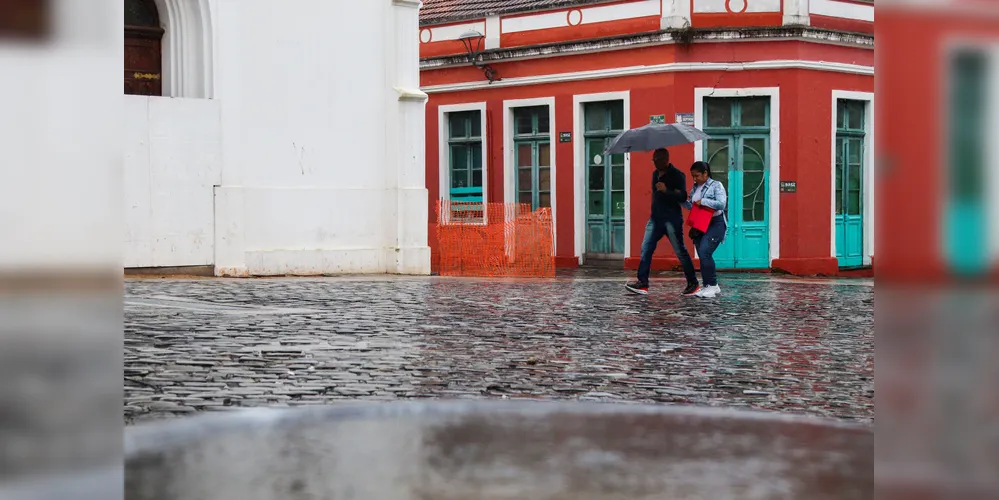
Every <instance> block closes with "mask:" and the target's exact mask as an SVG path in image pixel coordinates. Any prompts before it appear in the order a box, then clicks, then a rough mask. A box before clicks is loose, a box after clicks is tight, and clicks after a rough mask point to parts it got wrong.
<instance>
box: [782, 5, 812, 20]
mask: <svg viewBox="0 0 999 500" xmlns="http://www.w3.org/2000/svg"><path fill="white" fill-rule="evenodd" d="M808 12H809V0H784V26H808V25H810V24H811V20H810V19H809V17H808Z"/></svg>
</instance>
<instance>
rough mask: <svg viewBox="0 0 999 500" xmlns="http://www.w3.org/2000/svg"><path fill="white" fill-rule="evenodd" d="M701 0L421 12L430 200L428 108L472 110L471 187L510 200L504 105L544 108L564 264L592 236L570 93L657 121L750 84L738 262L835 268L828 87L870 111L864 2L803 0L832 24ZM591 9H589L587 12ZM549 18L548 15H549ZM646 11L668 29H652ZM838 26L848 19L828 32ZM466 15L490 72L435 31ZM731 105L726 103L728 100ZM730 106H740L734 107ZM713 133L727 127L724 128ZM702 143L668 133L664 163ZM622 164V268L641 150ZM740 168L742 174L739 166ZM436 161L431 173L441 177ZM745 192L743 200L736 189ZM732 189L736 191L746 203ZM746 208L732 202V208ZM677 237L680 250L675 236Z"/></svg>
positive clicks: (635, 222)
mask: <svg viewBox="0 0 999 500" xmlns="http://www.w3.org/2000/svg"><path fill="white" fill-rule="evenodd" d="M829 1H830V2H831V3H834V4H835V3H841V2H835V1H833V0H829ZM433 3H434V2H427V4H433ZM716 3H719V2H701V0H693V2H692V6H691V8H690V11H689V12H681V13H680V14H681V15H680V16H676V15H674V14H676V13H675V12H665V13H664V12H663V9H664V8H665V6H666V4H670V5H673V4H674V2H672V0H670V1H668V2H667V1H662V2H660V1H659V0H656V1H655V2H650V1H647V0H637V1H635V0H633V1H623V2H603V3H596V4H594V3H593V2H588V3H585V4H584V5H580V6H578V7H563V8H562V9H561V10H546V11H528V12H512V13H509V14H504V13H499V14H497V15H486V16H483V17H479V18H469V19H465V20H462V21H460V22H458V23H453V24H450V25H431V24H429V23H427V25H425V26H424V27H423V34H422V35H421V42H422V50H421V56H422V63H423V64H422V66H423V70H422V74H421V84H422V86H423V88H424V90H425V91H426V92H427V93H428V94H429V95H430V100H429V103H428V105H427V116H426V119H427V144H426V159H427V179H426V181H427V186H428V188H429V190H430V198H431V200H432V201H431V203H432V204H435V200H437V199H439V198H447V197H448V196H449V195H450V193H449V192H448V191H449V187H451V186H453V185H452V184H450V183H449V181H450V180H453V179H451V176H452V173H451V172H452V171H451V170H449V169H451V168H453V167H452V166H451V162H452V161H455V160H453V159H452V158H451V156H453V152H452V151H453V150H452V149H450V146H449V144H451V143H450V142H448V141H449V139H448V136H446V135H443V136H442V132H444V133H445V134H447V133H448V130H450V129H449V128H448V127H449V126H450V125H449V123H442V122H441V120H442V119H443V120H445V121H448V120H450V117H451V116H452V113H458V112H461V111H463V110H473V111H474V110H484V111H485V114H484V116H483V118H482V122H483V124H484V127H483V130H482V140H481V143H475V144H476V145H477V146H476V147H481V149H482V160H481V162H482V165H483V167H482V171H483V174H482V175H483V180H482V184H481V187H482V192H483V197H484V198H485V199H487V200H488V201H490V202H493V201H516V200H515V199H510V198H511V196H516V195H515V194H513V193H516V192H520V191H518V189H519V188H518V187H517V186H519V184H518V182H519V181H518V178H517V177H516V176H517V172H519V171H518V169H517V165H515V164H514V163H515V162H517V161H520V160H515V159H514V156H515V153H516V151H514V142H513V137H512V136H513V134H512V132H511V130H512V128H513V125H512V123H511V122H512V121H513V118H514V115H513V114H512V113H513V112H514V111H513V110H514V109H516V108H517V107H518V106H521V105H533V106H547V108H548V110H549V111H553V112H552V113H551V116H550V127H549V129H548V131H547V132H549V133H550V136H551V138H552V140H551V141H550V142H551V147H552V148H553V152H552V155H551V156H552V159H553V161H552V162H551V168H552V169H553V175H552V176H551V178H552V186H551V191H552V199H553V201H552V206H553V213H554V219H555V231H556V237H555V240H556V250H555V252H556V264H557V265H558V266H562V267H573V266H577V265H580V264H581V263H585V261H586V256H587V255H588V250H589V249H591V248H592V245H590V243H591V242H590V241H589V240H588V238H591V237H592V236H591V233H589V232H588V231H590V229H589V228H590V227H591V226H590V225H589V224H591V220H590V219H588V218H587V217H590V212H589V211H588V209H587V207H588V203H589V202H590V201H592V200H590V199H589V198H588V196H594V195H591V194H587V193H588V191H587V189H589V188H592V185H586V186H584V185H583V184H584V183H585V182H586V181H583V180H582V178H581V176H584V175H586V174H585V172H586V168H588V167H587V166H586V164H587V162H588V161H589V159H588V158H583V157H584V156H589V155H588V154H587V150H586V146H585V144H584V139H585V137H582V136H580V134H581V133H582V132H585V127H589V125H584V124H583V122H584V121H585V120H588V118H586V117H585V116H583V115H584V113H585V111H584V110H585V109H587V108H586V107H585V106H586V104H584V103H586V102H591V101H594V102H598V101H600V100H601V99H603V98H602V97H601V96H605V97H606V99H605V100H607V101H622V103H621V106H622V107H623V108H625V109H624V116H625V117H626V118H627V119H626V123H625V124H624V125H625V126H624V128H634V127H639V126H642V125H644V124H647V123H649V122H650V120H653V119H663V118H664V117H665V119H666V121H667V122H672V121H674V119H677V118H681V119H690V118H691V115H693V119H694V120H695V121H696V123H697V124H698V125H700V126H702V127H703V126H705V125H706V123H705V122H706V120H709V118H708V117H707V116H708V115H707V114H706V111H705V109H706V106H712V105H715V104H712V103H715V102H718V101H713V100H712V99H718V98H726V99H728V100H730V101H732V102H737V101H740V99H753V98H755V99H764V100H766V102H767V103H768V108H767V109H768V113H769V114H768V115H767V116H768V117H767V119H766V120H767V124H766V126H764V127H763V128H761V129H759V130H757V132H762V133H763V135H764V136H765V138H766V141H767V142H766V144H767V147H766V148H765V154H764V155H763V156H765V157H766V158H765V160H761V161H763V162H766V163H767V165H766V167H765V171H766V172H767V173H766V176H767V177H763V179H764V180H762V181H761V183H760V184H759V186H760V187H759V188H758V191H759V192H760V195H761V196H765V204H762V205H760V208H759V210H758V212H757V215H758V214H759V213H765V217H764V218H766V222H765V224H764V226H765V229H764V230H765V233H761V234H762V236H761V241H762V242H763V243H761V244H765V248H763V247H760V248H762V250H758V251H760V252H764V253H763V254H760V255H759V256H757V257H763V260H757V261H755V262H757V264H750V265H749V267H748V268H752V269H775V270H781V271H786V272H790V273H793V274H802V275H811V274H826V275H835V274H838V273H839V272H840V271H841V269H842V268H844V267H843V266H842V265H841V264H843V261H840V260H838V259H837V256H836V255H837V251H838V250H837V246H836V245H837V243H836V232H835V231H836V230H837V228H836V227H835V226H836V224H837V222H836V221H837V220H838V219H836V210H837V209H836V208H835V207H836V206H837V205H836V203H835V202H834V197H839V196H841V195H840V194H839V191H837V190H836V189H835V188H834V185H833V183H834V182H836V179H835V177H836V176H835V173H834V172H835V170H834V163H835V161H836V158H837V157H836V156H835V153H836V152H835V151H834V147H836V146H835V144H838V143H837V142H836V140H837V139H836V138H837V134H838V132H837V123H836V117H837V116H838V115H837V105H836V103H837V102H838V101H836V99H837V98H841V99H858V100H859V101H858V102H864V103H866V105H867V106H868V107H867V109H868V110H869V111H870V115H871V116H870V117H869V118H868V119H867V122H866V123H865V125H867V126H870V125H871V124H873V123H874V122H873V91H874V76H873V68H874V50H873V36H872V35H871V34H870V33H872V32H873V23H871V22H867V21H864V20H861V19H855V18H856V17H863V15H859V16H858V15H857V13H858V12H861V14H863V12H864V11H863V10H861V11H857V10H856V8H860V9H863V8H865V7H870V4H869V3H864V2H852V3H850V5H851V6H852V7H850V8H848V9H840V10H835V11H836V12H840V11H842V12H846V13H847V14H849V15H851V16H853V17H854V18H849V17H848V18H829V19H826V17H828V16H822V15H814V14H813V15H812V16H810V19H811V20H812V24H813V25H823V26H826V27H828V28H832V29H819V28H815V27H810V26H805V25H791V24H790V23H791V19H792V18H791V16H789V12H788V11H787V10H788V7H789V5H790V6H793V7H795V8H799V9H800V8H802V7H801V6H800V5H798V2H791V1H787V0H784V1H778V0H773V1H772V2H764V1H760V0H745V2H738V1H735V0H731V1H729V2H720V3H722V4H725V5H726V6H727V8H729V11H727V12H705V11H706V10H707V11H710V10H711V9H712V8H715V7H714V4H716ZM732 4H739V5H736V7H739V6H744V7H745V8H744V9H741V10H743V11H744V12H740V11H739V9H731V6H732ZM656 5H658V6H659V7H658V9H657V8H656ZM775 5H776V6H777V7H776V8H775V7H774V6H775ZM431 6H432V5H431ZM768 8H770V9H771V11H767V9H768ZM804 8H807V3H805V7H804ZM601 9H602V10H601ZM643 13H646V14H649V15H642V14H643ZM490 14H491V13H490ZM684 15H685V16H686V17H684ZM497 18H498V19H497ZM594 18H598V19H600V21H599V22H587V21H588V20H590V19H594ZM562 19H564V20H562ZM676 19H685V20H686V22H690V23H692V25H693V28H692V29H689V28H684V29H670V28H669V26H668V25H669V24H670V23H673V22H675V21H676ZM795 19H797V18H795ZM785 22H787V23H788V24H787V25H785ZM559 23H562V25H560V26H555V25H557V24H559ZM837 23H838V24H837ZM661 26H666V27H667V28H666V29H663V30H660V27H661ZM478 28H482V30H479V29H478ZM490 29H492V30H493V32H491V33H490V32H489V30H490ZM845 29H850V30H851V31H853V32H852V33H847V32H845V31H836V30H845ZM469 30H476V31H479V32H480V33H482V34H483V35H484V40H483V42H484V47H485V48H487V50H486V51H485V52H484V54H483V55H482V61H483V62H487V63H489V64H490V65H491V67H492V68H493V69H495V71H496V72H497V74H498V75H499V77H500V78H501V80H499V81H497V82H495V83H492V84H489V83H488V82H487V81H485V79H484V77H483V71H482V70H480V69H479V68H477V67H474V66H472V65H471V64H469V63H468V60H467V58H466V57H464V54H465V52H464V47H463V46H462V44H461V42H460V41H458V40H441V39H440V38H443V37H446V36H451V37H453V38H457V37H458V35H455V33H458V32H466V31H469ZM483 30H484V31H483ZM497 30H498V31H499V33H496V31H497ZM507 31H509V32H507ZM428 32H429V34H428ZM857 32H861V33H857ZM863 32H866V33H867V34H865V33H863ZM726 102H728V101H726ZM740 102H741V101H740ZM862 105H863V104H862ZM738 106H740V108H739V109H740V110H741V109H742V108H741V106H743V105H741V104H740V105H738ZM539 109H542V108H539ZM733 113H735V112H733ZM738 113H740V116H741V113H743V112H742V111H739V112H738ZM678 114H681V115H684V116H682V117H678V116H677V115H678ZM475 116H480V115H475ZM733 116H734V115H733ZM746 116H749V115H748V113H747V114H746ZM733 123H735V122H733ZM722 132H724V133H725V134H729V129H725V130H722ZM865 132H866V134H867V135H866V137H865V139H866V141H867V142H865V143H864V144H865V146H864V147H865V151H864V153H863V155H862V157H863V159H864V162H865V163H864V169H863V171H864V172H865V173H864V174H863V179H862V180H860V181H858V182H860V185H861V186H862V189H861V194H858V195H857V196H862V197H863V199H864V203H863V205H864V208H863V215H862V216H859V215H858V219H862V220H863V223H864V224H866V226H865V227H864V228H863V229H860V230H859V231H860V233H858V234H863V235H864V236H865V241H864V243H863V253H864V254H863V256H862V259H858V260H856V262H855V264H859V265H854V266H850V267H851V268H853V267H859V268H866V269H870V267H871V266H872V264H873V223H874V218H873V214H872V207H870V205H872V204H871V203H870V201H871V200H872V199H873V194H874V193H873V184H872V183H871V182H870V181H869V180H870V179H872V178H873V176H872V175H869V174H868V173H867V172H868V170H867V169H870V168H872V165H869V164H867V163H869V162H870V159H872V158H873V154H871V152H870V151H869V149H870V148H873V139H874V129H873V127H869V129H867V130H866V131H865ZM741 133H742V132H740V131H739V130H736V129H735V128H732V129H731V134H729V135H731V136H732V137H739V135H740V134H741ZM565 135H569V136H571V137H563V136H565ZM747 137H749V136H748V135H747ZM566 139H568V141H566ZM762 143H763V142H762V140H761V144H762ZM518 147H519V146H518ZM705 148H706V146H705V145H704V144H702V143H697V144H695V145H685V146H678V147H674V148H670V150H671V154H672V158H671V159H672V163H673V164H674V165H676V166H677V167H678V168H680V169H682V170H684V171H686V170H687V169H688V168H689V166H690V164H691V163H692V162H694V161H695V159H707V158H705V155H709V154H711V151H710V150H709V149H705ZM518 151H519V150H518ZM545 151H547V150H545ZM442 155H443V156H442ZM458 161H463V160H458ZM476 161H478V160H477V159H476ZM625 165H626V167H627V169H628V175H627V181H626V183H625V184H626V190H627V195H626V196H625V201H624V216H623V219H624V221H623V223H624V237H623V241H624V242H625V243H624V248H623V249H622V248H616V249H615V251H613V252H610V253H613V254H614V255H615V256H619V257H620V259H621V265H622V266H625V267H627V268H635V267H637V264H638V259H639V256H640V247H641V243H642V238H643V234H644V228H645V224H646V222H647V219H648V216H649V207H650V204H651V188H650V186H649V176H650V175H651V171H652V166H651V153H633V154H631V155H630V158H628V159H627V163H626V164H625ZM742 175H745V176H746V178H748V175H749V174H742ZM760 175H761V176H762V175H763V174H760ZM442 176H444V177H446V179H445V182H443V183H442V182H441V180H442ZM688 182H689V176H688ZM733 182H734V181H733ZM792 186H793V187H792ZM746 192H748V188H747V191H746ZM744 194H745V193H744ZM609 196H613V193H612V194H611V195H609ZM744 197H745V198H746V199H747V200H748V199H750V195H749V194H745V196H744ZM615 199H616V198H615ZM616 203H619V202H616ZM745 203H747V205H746V206H750V205H749V203H752V202H751V201H750V202H745ZM757 203H759V202H758V201H757ZM615 206H617V205H615ZM433 208H434V207H431V214H432V215H431V220H430V221H429V224H430V226H431V227H430V235H431V248H435V242H434V241H433V238H434V236H433V235H434V233H435V227H434V226H435V224H436V218H435V217H434V215H433V214H434V210H433ZM584 212H585V215H584ZM747 213H749V212H747ZM753 216H754V215H753V214H750V215H747V220H749V219H750V218H752V217H753ZM612 223H613V221H612ZM748 225H749V224H747V226H748ZM584 233H585V234H584ZM594 234H595V233H594ZM608 234H611V233H608ZM613 234H614V237H619V235H617V233H613ZM868 240H869V241H868ZM619 246H620V245H619ZM688 246H689V247H691V253H692V254H693V248H692V245H690V242H689V241H688ZM747 252H748V251H747ZM655 255H656V256H655V259H654V261H653V267H654V268H660V269H662V268H671V267H673V266H674V265H676V264H677V262H676V259H675V258H674V257H673V253H672V250H671V249H670V248H669V245H668V244H666V243H665V242H663V243H661V244H660V245H659V248H658V250H657V251H656V254H655ZM744 262H749V258H748V257H747V258H746V259H744ZM720 267H724V266H720ZM738 267H742V268H747V266H746V265H742V266H738Z"/></svg>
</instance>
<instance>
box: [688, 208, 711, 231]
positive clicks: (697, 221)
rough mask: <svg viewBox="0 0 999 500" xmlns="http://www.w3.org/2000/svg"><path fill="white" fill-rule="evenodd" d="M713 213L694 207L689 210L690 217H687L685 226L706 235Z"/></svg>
mask: <svg viewBox="0 0 999 500" xmlns="http://www.w3.org/2000/svg"><path fill="white" fill-rule="evenodd" d="M714 213H715V211H714V210H712V209H710V208H708V207H705V206H701V205H694V206H693V208H691V209H690V215H688V216H687V225H688V226H690V227H692V228H694V229H696V230H698V231H700V232H702V233H706V232H707V231H708V225H709V224H711V217H713V216H714Z"/></svg>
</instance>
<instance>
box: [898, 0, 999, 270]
mask: <svg viewBox="0 0 999 500" xmlns="http://www.w3.org/2000/svg"><path fill="white" fill-rule="evenodd" d="M879 5H880V6H881V7H879V10H878V13H879V14H878V15H879V18H878V32H879V34H881V35H883V36H882V40H883V45H881V46H880V47H879V48H878V56H879V58H880V59H881V60H882V61H883V64H881V65H880V71H881V73H880V76H881V80H880V81H879V88H880V89H882V90H879V95H883V96H884V98H883V99H881V101H880V103H879V105H878V106H879V115H881V116H883V117H884V118H885V119H884V120H881V121H880V122H879V123H880V125H879V126H878V129H879V131H878V151H879V156H881V160H880V161H879V175H878V180H879V183H878V194H879V200H880V202H882V203H883V204H884V205H882V206H884V207H899V206H904V207H905V209H904V210H892V211H889V210H879V212H878V219H879V220H880V221H881V223H879V227H880V228H882V229H883V230H884V233H885V234H884V237H883V238H882V239H881V240H880V241H881V243H880V244H879V246H880V251H881V252H882V256H883V263H882V265H880V266H879V271H878V273H879V277H885V278H887V279H890V280H893V281H895V280H897V281H905V282H912V281H921V282H940V281H944V280H950V279H952V278H954V277H975V278H980V277H982V276H991V278H992V280H993V281H996V280H997V279H999V147H997V144H999V16H997V15H996V13H997V9H996V4H995V2H989V1H983V0H935V1H929V2H905V1H900V0H895V1H890V2H883V3H881V4H879ZM913 103H918V105H916V106H914V105H913ZM914 124H918V126H913V125H914Z"/></svg>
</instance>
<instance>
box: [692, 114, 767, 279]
mask: <svg viewBox="0 0 999 500" xmlns="http://www.w3.org/2000/svg"><path fill="white" fill-rule="evenodd" d="M704 114H705V116H704V123H705V127H704V131H705V132H706V133H707V134H708V135H710V136H711V138H710V139H706V140H705V141H704V146H703V147H704V159H705V161H707V162H708V164H709V165H711V172H712V176H713V177H714V179H715V180H717V181H719V182H721V183H722V185H723V186H725V191H726V192H727V193H728V208H727V213H726V217H727V219H728V233H727V234H726V236H725V241H724V242H723V243H722V244H721V245H720V246H719V247H718V250H716V251H715V254H714V258H715V263H716V264H717V266H718V267H719V268H724V269H766V268H769V267H770V202H771V200H770V189H769V186H770V182H771V179H770V140H771V138H770V98H768V97H745V98H705V100H704Z"/></svg>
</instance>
